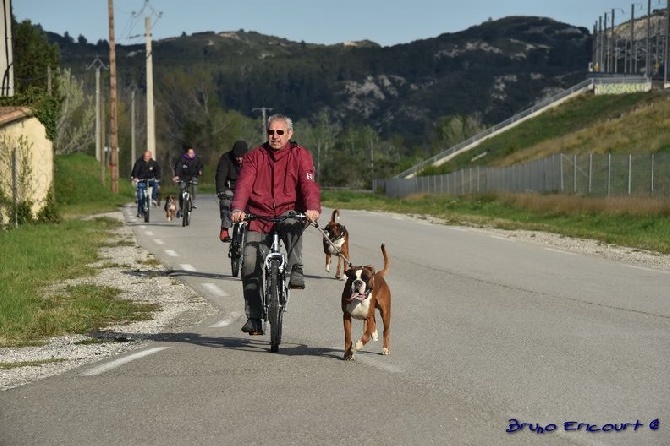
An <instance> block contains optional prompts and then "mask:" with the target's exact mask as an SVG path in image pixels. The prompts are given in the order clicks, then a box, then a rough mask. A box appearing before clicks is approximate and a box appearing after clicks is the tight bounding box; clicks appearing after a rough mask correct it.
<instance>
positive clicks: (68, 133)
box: [54, 69, 95, 155]
mask: <svg viewBox="0 0 670 446" xmlns="http://www.w3.org/2000/svg"><path fill="white" fill-rule="evenodd" d="M60 93H61V95H62V96H63V102H62V105H61V113H60V116H59V119H58V122H57V124H56V138H55V139H54V151H55V153H56V154H57V155H58V154H63V153H71V152H83V151H86V150H88V148H89V146H91V145H92V144H94V143H95V130H94V129H95V125H94V121H95V101H94V100H93V97H92V96H91V95H86V94H84V87H83V82H80V81H77V79H75V77H74V76H72V73H71V72H70V70H69V69H65V70H63V71H62V72H61V74H60Z"/></svg>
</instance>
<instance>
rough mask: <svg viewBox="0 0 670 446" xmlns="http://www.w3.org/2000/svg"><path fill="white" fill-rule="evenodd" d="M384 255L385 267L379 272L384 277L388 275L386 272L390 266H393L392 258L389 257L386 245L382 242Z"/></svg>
mask: <svg viewBox="0 0 670 446" xmlns="http://www.w3.org/2000/svg"><path fill="white" fill-rule="evenodd" d="M382 255H383V256H384V269H383V270H381V271H378V272H377V273H378V274H380V275H381V276H382V277H384V276H385V275H386V273H388V272H389V268H390V267H391V260H390V259H389V256H388V254H387V253H386V247H385V246H384V244H383V243H382Z"/></svg>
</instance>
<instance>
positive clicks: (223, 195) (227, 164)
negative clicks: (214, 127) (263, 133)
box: [215, 141, 247, 242]
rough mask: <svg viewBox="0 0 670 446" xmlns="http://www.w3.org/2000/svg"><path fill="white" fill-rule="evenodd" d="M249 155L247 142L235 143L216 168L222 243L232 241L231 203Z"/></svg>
mask: <svg viewBox="0 0 670 446" xmlns="http://www.w3.org/2000/svg"><path fill="white" fill-rule="evenodd" d="M246 153H247V142H246V141H235V144H233V148H232V149H231V150H230V151H228V152H226V153H224V154H223V155H221V158H219V164H218V165H217V166H216V177H215V179H216V195H217V196H218V197H219V212H220V214H221V231H220V232H219V239H220V240H221V241H222V242H229V241H230V234H229V232H228V229H230V227H231V226H232V225H233V222H232V221H231V219H230V203H231V202H232V201H233V192H235V182H236V181H237V177H238V175H239V174H240V170H242V160H243V159H244V155H245V154H246Z"/></svg>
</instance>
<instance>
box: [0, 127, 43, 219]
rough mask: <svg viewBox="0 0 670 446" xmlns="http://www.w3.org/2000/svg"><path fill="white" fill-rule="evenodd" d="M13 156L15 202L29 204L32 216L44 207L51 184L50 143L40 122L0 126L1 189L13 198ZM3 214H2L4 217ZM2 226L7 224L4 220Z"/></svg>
mask: <svg viewBox="0 0 670 446" xmlns="http://www.w3.org/2000/svg"><path fill="white" fill-rule="evenodd" d="M14 153H15V154H16V155H15V156H16V165H17V166H16V178H17V180H18V181H17V186H18V187H17V188H16V189H17V190H16V192H17V193H16V195H17V197H16V198H17V200H18V201H19V202H22V201H31V202H32V203H33V206H32V212H33V215H37V213H38V212H39V211H40V210H41V209H42V208H43V207H44V205H45V204H46V200H47V195H48V192H49V188H50V187H51V186H52V184H53V181H54V152H53V144H52V142H51V141H50V140H49V139H47V136H46V131H45V128H44V126H43V125H42V123H40V122H39V120H38V119H37V118H35V117H33V116H26V117H23V118H19V119H16V120H12V121H11V122H5V123H2V124H0V171H1V172H3V174H2V175H0V190H1V191H2V192H3V193H4V194H5V195H6V196H7V197H10V198H11V199H14V187H13V184H14V175H13V162H12V159H13V154H14ZM5 213H6V212H2V214H3V217H4V219H5V220H6V216H5V215H4V214H5ZM3 223H5V224H6V223H7V221H4V222H3Z"/></svg>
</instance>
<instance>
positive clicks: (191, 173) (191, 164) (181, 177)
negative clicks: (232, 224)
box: [172, 146, 203, 215]
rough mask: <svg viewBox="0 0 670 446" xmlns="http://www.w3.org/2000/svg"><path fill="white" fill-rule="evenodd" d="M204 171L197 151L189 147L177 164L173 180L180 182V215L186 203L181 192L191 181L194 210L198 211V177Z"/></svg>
mask: <svg viewBox="0 0 670 446" xmlns="http://www.w3.org/2000/svg"><path fill="white" fill-rule="evenodd" d="M202 169H203V165H202V161H200V158H198V155H197V154H196V153H195V149H194V148H193V147H191V146H187V147H186V150H184V153H183V154H182V156H181V158H179V160H178V161H177V164H175V166H174V178H172V181H174V182H179V189H180V193H179V211H178V215H181V209H182V205H183V201H184V200H183V198H182V193H181V192H183V190H184V189H185V188H186V186H187V185H188V182H189V181H193V197H192V200H193V208H194V209H197V206H196V205H195V196H196V195H197V193H198V177H199V176H201V175H202Z"/></svg>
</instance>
